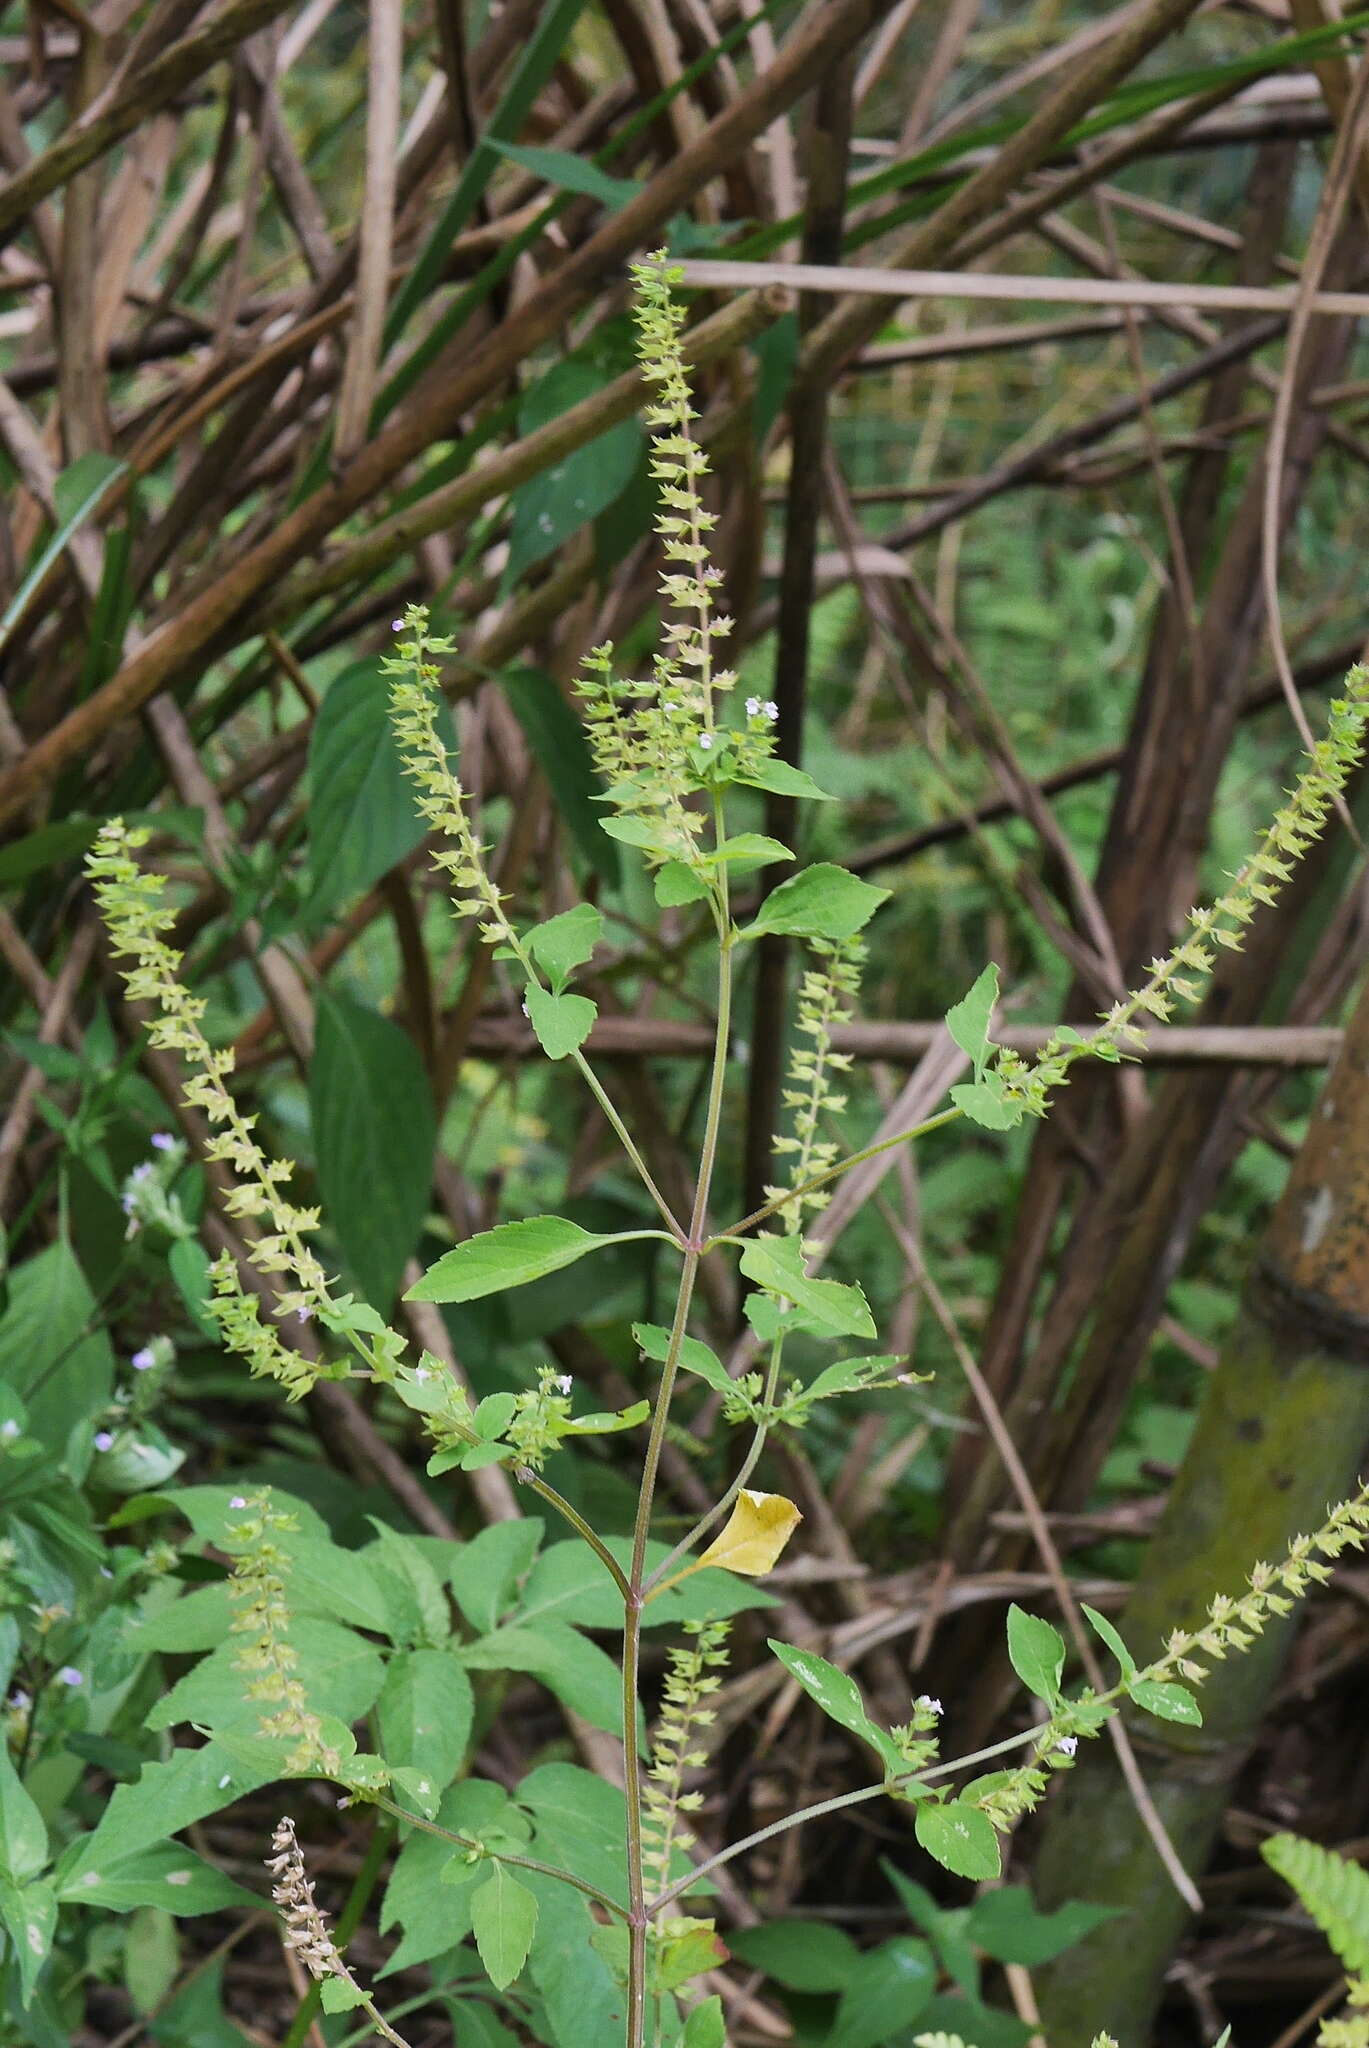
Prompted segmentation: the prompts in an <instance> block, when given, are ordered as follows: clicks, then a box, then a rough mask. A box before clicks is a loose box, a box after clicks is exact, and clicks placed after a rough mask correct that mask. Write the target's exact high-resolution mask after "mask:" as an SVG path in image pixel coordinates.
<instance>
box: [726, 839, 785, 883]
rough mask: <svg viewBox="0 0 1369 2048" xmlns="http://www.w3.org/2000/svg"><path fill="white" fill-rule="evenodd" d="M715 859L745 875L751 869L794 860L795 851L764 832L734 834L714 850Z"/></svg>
mask: <svg viewBox="0 0 1369 2048" xmlns="http://www.w3.org/2000/svg"><path fill="white" fill-rule="evenodd" d="M713 859H714V860H715V861H725V862H726V863H727V864H728V866H729V867H732V866H735V867H737V868H738V869H739V870H740V871H741V872H743V873H744V872H746V871H748V870H749V869H751V868H765V867H770V866H772V865H773V863H774V862H776V861H780V860H793V859H794V849H793V848H792V847H791V846H786V845H785V844H784V842H783V841H782V840H779V839H770V838H768V837H767V836H766V834H765V833H764V832H734V833H733V835H732V837H731V838H730V839H724V840H723V842H722V844H721V846H719V847H717V848H716V849H715V850H714V853H713Z"/></svg>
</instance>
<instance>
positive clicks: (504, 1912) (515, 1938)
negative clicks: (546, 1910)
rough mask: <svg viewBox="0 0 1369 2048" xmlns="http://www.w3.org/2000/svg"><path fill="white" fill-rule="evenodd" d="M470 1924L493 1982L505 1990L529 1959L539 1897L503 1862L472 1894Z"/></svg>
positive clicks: (499, 1989) (497, 1989)
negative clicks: (535, 1896)
mask: <svg viewBox="0 0 1369 2048" xmlns="http://www.w3.org/2000/svg"><path fill="white" fill-rule="evenodd" d="M471 1926H472V1927H473V1929H474V1930H475V1945H476V1947H477V1948H478V1949H479V1951H480V1960H481V1962H482V1963H483V1964H484V1965H485V1970H486V1973H487V1975H488V1977H489V1980H490V1982H491V1984H493V1986H494V1988H495V1990H496V1991H506V1990H507V1989H508V1987H509V1985H510V1984H512V1982H513V1980H514V1978H515V1977H517V1976H518V1974H519V1972H520V1971H521V1970H522V1968H523V1965H524V1963H525V1962H526V1961H527V1959H528V1950H529V1949H530V1948H531V1947H532V1937H533V1933H534V1931H535V1929H536V1927H537V1901H536V1899H535V1898H534V1897H533V1895H532V1893H531V1892H530V1891H528V1890H527V1888H526V1887H525V1886H523V1885H521V1884H520V1883H519V1882H518V1879H517V1878H516V1877H514V1876H513V1874H512V1873H511V1872H510V1871H508V1870H506V1869H505V1867H504V1865H503V1864H502V1863H496V1864H495V1866H494V1868H493V1870H492V1871H491V1872H490V1874H489V1876H488V1877H487V1878H486V1879H485V1882H484V1883H483V1884H482V1885H480V1886H479V1887H478V1888H477V1889H476V1891H475V1892H473V1893H472V1895H471Z"/></svg>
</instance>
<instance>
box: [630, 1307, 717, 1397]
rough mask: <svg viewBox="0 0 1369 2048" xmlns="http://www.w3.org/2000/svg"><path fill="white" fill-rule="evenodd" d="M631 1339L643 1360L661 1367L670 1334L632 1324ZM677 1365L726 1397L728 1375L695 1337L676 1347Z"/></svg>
mask: <svg viewBox="0 0 1369 2048" xmlns="http://www.w3.org/2000/svg"><path fill="white" fill-rule="evenodd" d="M632 1335H633V1338H634V1340H635V1341H636V1344H637V1347H638V1349H639V1350H640V1351H641V1353H642V1355H643V1357H645V1358H650V1359H654V1360H655V1362H656V1364H657V1365H664V1364H665V1361H666V1356H667V1354H668V1352H669V1350H670V1332H669V1330H667V1329H663V1328H662V1326H661V1324H660V1323H634V1324H633V1325H632ZM680 1364H681V1365H682V1366H683V1367H684V1369H685V1371H686V1372H692V1373H694V1374H695V1375H696V1376H697V1377H698V1378H699V1379H701V1380H707V1382H708V1384H709V1386H710V1387H714V1388H716V1389H717V1391H718V1392H719V1393H720V1394H726V1393H730V1392H731V1390H732V1387H733V1385H734V1382H733V1379H732V1376H731V1374H730V1373H729V1372H728V1370H727V1367H726V1366H725V1365H724V1364H723V1362H722V1360H721V1359H720V1358H719V1357H718V1355H717V1353H716V1352H715V1351H710V1350H709V1348H708V1346H707V1344H705V1343H703V1342H701V1340H700V1339H699V1338H698V1337H685V1338H684V1339H683V1340H682V1341H681V1344H680Z"/></svg>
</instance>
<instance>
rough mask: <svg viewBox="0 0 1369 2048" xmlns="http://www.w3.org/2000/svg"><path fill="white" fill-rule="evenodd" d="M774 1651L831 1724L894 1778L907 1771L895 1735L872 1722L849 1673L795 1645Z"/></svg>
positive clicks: (776, 1645) (778, 1645)
mask: <svg viewBox="0 0 1369 2048" xmlns="http://www.w3.org/2000/svg"><path fill="white" fill-rule="evenodd" d="M770 1648H771V1649H772V1650H773V1651H774V1653H775V1655H776V1656H777V1657H778V1658H779V1660H780V1662H781V1664H783V1666H784V1668H785V1670H786V1671H787V1672H788V1673H789V1675H790V1677H791V1678H794V1679H796V1680H797V1681H798V1683H799V1684H800V1685H801V1686H802V1687H803V1689H804V1691H805V1692H806V1693H807V1695H808V1697H809V1699H810V1700H812V1701H814V1702H815V1703H816V1705H818V1706H820V1707H821V1708H822V1711H823V1713H824V1714H826V1716H827V1718H828V1719H829V1720H830V1721H835V1722H837V1724H838V1725H839V1726H840V1727H842V1728H849V1729H850V1731H851V1733H852V1734H853V1735H859V1737H860V1738H861V1740H862V1742H868V1743H869V1745H870V1747H871V1748H872V1749H874V1750H877V1751H878V1752H879V1755H880V1757H881V1758H882V1759H883V1762H884V1767H885V1769H886V1770H887V1771H889V1772H890V1773H891V1774H893V1775H894V1776H897V1775H899V1774H900V1773H902V1772H903V1771H905V1770H906V1769H907V1765H906V1764H905V1763H904V1760H903V1758H902V1757H901V1756H900V1754H899V1752H898V1748H897V1746H896V1744H895V1743H894V1740H893V1738H892V1736H891V1735H889V1734H888V1733H887V1731H886V1730H885V1729H883V1728H880V1727H878V1726H877V1725H876V1723H875V1722H873V1721H872V1720H871V1719H870V1716H869V1715H868V1714H867V1713H866V1711H865V1702H864V1700H862V1698H861V1696H860V1688H859V1687H858V1686H857V1684H856V1681H855V1680H854V1678H852V1677H851V1676H850V1674H849V1673H848V1672H845V1671H838V1669H837V1667H836V1665H835V1664H829V1663H828V1661H827V1659H826V1658H825V1657H819V1656H818V1655H817V1654H816V1652H815V1651H813V1650H800V1649H798V1648H796V1647H795V1645H794V1644H793V1643H777V1642H775V1641H773V1640H772V1641H771V1643H770Z"/></svg>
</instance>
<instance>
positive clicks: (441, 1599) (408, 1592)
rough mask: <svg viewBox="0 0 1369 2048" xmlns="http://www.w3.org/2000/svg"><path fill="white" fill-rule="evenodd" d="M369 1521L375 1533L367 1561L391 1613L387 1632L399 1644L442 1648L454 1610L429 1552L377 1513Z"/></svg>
mask: <svg viewBox="0 0 1369 2048" xmlns="http://www.w3.org/2000/svg"><path fill="white" fill-rule="evenodd" d="M367 1520H368V1521H369V1522H370V1524H371V1527H372V1528H373V1529H374V1530H375V1532H376V1540H375V1542H374V1544H371V1545H368V1546H367V1552H366V1556H367V1562H368V1563H369V1564H370V1567H371V1570H372V1572H373V1573H374V1575H375V1577H376V1580H377V1581H378V1583H379V1585H380V1588H381V1592H382V1595H383V1597H384V1600H385V1604H386V1608H387V1610H388V1616H389V1618H388V1619H387V1622H386V1627H385V1633H386V1634H387V1635H388V1636H390V1637H391V1638H392V1640H393V1641H394V1642H396V1643H399V1644H402V1645H405V1646H407V1645H408V1644H410V1643H426V1644H427V1645H428V1646H429V1647H430V1648H440V1647H441V1645H442V1644H443V1643H445V1642H446V1641H447V1639H448V1637H449V1636H450V1635H451V1632H452V1618H451V1611H450V1608H449V1606H448V1602H447V1595H446V1592H445V1591H444V1589H443V1585H442V1581H441V1579H440V1578H439V1577H438V1575H437V1573H436V1571H435V1570H434V1569H433V1566H432V1564H431V1563H430V1561H429V1559H428V1557H427V1555H426V1553H425V1552H424V1551H423V1550H422V1549H421V1548H420V1547H419V1545H418V1544H417V1543H415V1542H414V1541H413V1540H412V1539H411V1538H410V1537H408V1536H402V1535H401V1534H400V1533H399V1531H398V1530H397V1529H392V1528H391V1527H390V1525H389V1523H388V1522H382V1521H380V1520H379V1519H378V1517H377V1516H375V1515H368V1516H367Z"/></svg>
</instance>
